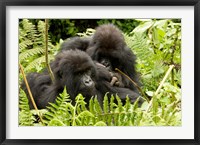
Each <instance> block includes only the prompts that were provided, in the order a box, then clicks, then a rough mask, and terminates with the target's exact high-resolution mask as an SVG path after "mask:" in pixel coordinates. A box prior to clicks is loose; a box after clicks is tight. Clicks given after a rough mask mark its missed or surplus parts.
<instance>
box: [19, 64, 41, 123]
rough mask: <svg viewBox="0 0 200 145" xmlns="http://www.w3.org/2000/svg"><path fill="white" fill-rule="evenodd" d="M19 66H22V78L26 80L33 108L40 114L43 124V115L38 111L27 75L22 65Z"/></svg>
mask: <svg viewBox="0 0 200 145" xmlns="http://www.w3.org/2000/svg"><path fill="white" fill-rule="evenodd" d="M19 66H20V70H21V73H22V76H23V78H24V82H25V84H26V88H27V90H28V94H29V96H30V99H31V102H32V104H33V107H34V108H35V110H36V111H37V114H38V116H39V118H40V120H41V122H42V123H43V119H42V117H41V115H40V113H39V110H38V108H37V105H36V103H35V100H34V98H33V95H32V92H31V90H30V87H29V84H28V81H27V79H26V75H25V73H24V70H23V67H22V65H21V64H19Z"/></svg>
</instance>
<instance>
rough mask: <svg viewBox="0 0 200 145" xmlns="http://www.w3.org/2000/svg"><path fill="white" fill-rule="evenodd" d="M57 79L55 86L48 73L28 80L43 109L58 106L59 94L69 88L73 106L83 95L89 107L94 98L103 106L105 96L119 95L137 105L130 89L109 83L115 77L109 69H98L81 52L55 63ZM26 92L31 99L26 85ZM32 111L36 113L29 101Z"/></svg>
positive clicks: (63, 56) (63, 54)
mask: <svg viewBox="0 0 200 145" xmlns="http://www.w3.org/2000/svg"><path fill="white" fill-rule="evenodd" d="M51 68H52V71H53V73H54V75H55V82H53V83H52V82H51V80H50V77H49V75H48V74H47V73H46V72H44V73H41V74H40V73H31V74H30V75H28V76H27V78H28V83H29V84H30V88H31V92H32V93H33V97H34V100H35V102H36V105H37V107H38V108H39V109H42V108H45V107H46V106H47V105H48V103H49V102H55V99H56V97H57V96H58V95H59V93H62V92H63V89H64V87H65V86H66V88H67V92H68V93H69V95H70V97H71V99H72V102H73V103H74V100H75V97H76V96H77V95H78V93H81V94H82V95H83V96H84V97H85V101H86V102H87V103H89V100H90V98H91V97H92V96H95V95H97V98H98V101H99V102H100V104H101V105H102V103H103V97H104V95H105V93H107V92H109V93H108V95H111V94H113V95H115V94H118V95H119V96H120V97H121V98H122V99H123V100H125V98H126V96H127V95H128V96H129V97H130V99H131V101H132V102H134V101H135V99H136V98H135V93H134V92H133V91H129V90H127V89H126V88H124V89H123V88H118V87H112V86H111V85H110V83H109V81H110V79H111V75H110V73H109V71H108V70H107V69H105V67H102V66H96V65H95V64H94V62H93V61H92V59H91V57H89V56H88V54H86V53H85V52H83V51H80V50H68V51H62V52H60V53H59V54H58V55H57V56H56V58H55V60H54V61H53V62H52V63H51ZM22 89H23V90H24V91H25V92H26V94H27V95H28V92H27V89H26V87H25V85H24V83H23V84H22ZM28 98H29V97H28ZM29 104H30V108H31V109H33V106H32V102H31V101H30V99H29Z"/></svg>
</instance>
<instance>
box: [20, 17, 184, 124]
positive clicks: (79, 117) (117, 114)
mask: <svg viewBox="0 0 200 145" xmlns="http://www.w3.org/2000/svg"><path fill="white" fill-rule="evenodd" d="M107 21H108V20H100V21H99V23H101V24H102V23H106V22H107ZM118 21H120V20H117V21H114V20H113V23H119V22H118ZM120 23H123V21H120ZM136 24H137V27H133V29H132V30H131V31H129V32H128V31H125V32H126V33H124V37H125V40H126V42H127V44H128V46H129V47H130V48H131V49H132V51H134V53H135V54H136V56H137V70H138V72H140V76H141V81H142V84H143V85H142V90H143V92H144V93H145V94H146V95H147V96H148V98H149V99H150V101H149V102H148V101H145V102H144V103H143V104H142V106H140V107H138V102H137V101H136V102H135V103H134V104H131V103H130V100H129V99H128V98H127V99H126V102H125V104H122V102H121V100H120V99H119V97H117V98H116V99H115V98H114V97H111V98H108V97H107V96H106V94H105V97H104V103H103V106H100V105H99V103H98V101H97V99H96V98H95V97H93V98H92V99H91V100H90V103H89V104H86V103H85V101H84V96H82V95H81V94H79V95H78V96H77V97H76V103H75V105H72V104H71V100H70V96H69V95H68V93H67V88H66V89H64V91H63V93H62V94H60V95H59V96H58V97H57V99H56V103H50V104H49V106H48V108H47V109H43V110H39V113H40V114H41V115H42V117H43V121H41V120H40V119H39V118H38V116H37V113H36V110H30V109H29V105H28V99H27V97H26V94H25V93H24V92H23V91H22V90H21V89H20V94H19V98H20V101H19V104H20V113H19V125H21V126H38V125H42V126H69V125H70V126H179V125H181V23H180V20H178V19H177V20H171V19H160V20H157V19H155V20H153V19H136V20H134V24H132V25H134V26H136ZM50 25H53V24H50ZM123 25H125V24H124V23H123ZM132 25H130V26H132ZM72 27H73V26H72ZM127 27H128V25H127ZM129 30H130V29H129ZM19 32H20V36H19V46H20V50H19V52H20V55H19V61H20V63H21V64H22V65H23V67H24V68H25V72H26V73H28V72H39V71H41V70H42V69H43V68H44V67H45V65H44V64H45V58H44V51H45V47H44V44H45V36H44V34H45V27H44V21H41V20H40V21H37V26H36V25H34V24H33V23H31V22H30V21H29V20H27V19H23V20H21V21H20V27H19ZM77 32H78V31H76V33H77ZM93 32H94V30H93V29H91V28H88V29H87V31H86V32H79V33H77V35H79V36H81V37H87V36H89V35H91V34H93ZM50 40H51V38H50V37H49V49H48V50H49V58H50V59H51V60H52V59H53V58H54V55H55V54H56V53H57V52H58V50H59V46H60V44H61V43H62V40H60V42H57V44H56V45H55V46H54V45H53V44H52V43H51V41H50ZM170 67H172V70H171V72H169V75H168V76H167V77H165V76H166V73H167V72H168V70H169V68H170ZM164 78H165V79H164ZM21 79H22V76H21V75H20V80H21ZM163 80H164V81H163ZM141 97H144V96H142V95H141Z"/></svg>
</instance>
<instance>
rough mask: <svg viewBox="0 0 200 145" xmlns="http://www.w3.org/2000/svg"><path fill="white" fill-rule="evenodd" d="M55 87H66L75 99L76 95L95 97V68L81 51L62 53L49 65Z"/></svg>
mask: <svg viewBox="0 0 200 145" xmlns="http://www.w3.org/2000/svg"><path fill="white" fill-rule="evenodd" d="M51 67H52V70H53V72H54V74H55V77H56V80H57V84H56V85H57V86H60V87H61V88H63V87H64V86H66V88H67V90H68V93H69V94H70V96H71V97H72V98H75V97H76V95H78V93H81V94H82V95H83V96H85V97H91V96H92V95H95V89H96V88H95V77H96V67H95V64H94V62H93V61H92V59H91V58H90V57H89V56H88V55H87V54H86V53H85V52H83V51H79V50H68V51H62V52H61V53H59V54H58V55H57V56H56V59H55V61H54V62H53V63H52V65H51Z"/></svg>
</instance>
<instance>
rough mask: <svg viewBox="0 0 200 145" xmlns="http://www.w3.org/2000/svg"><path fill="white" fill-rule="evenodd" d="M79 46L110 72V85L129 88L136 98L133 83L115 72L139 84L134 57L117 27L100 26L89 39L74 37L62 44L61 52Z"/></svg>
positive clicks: (110, 25) (109, 25)
mask: <svg viewBox="0 0 200 145" xmlns="http://www.w3.org/2000/svg"><path fill="white" fill-rule="evenodd" d="M81 45H82V47H83V48H84V49H81V50H84V51H86V52H87V53H88V54H89V55H90V56H91V58H92V59H93V60H94V61H97V62H98V63H100V64H102V65H104V66H105V67H106V68H107V69H108V70H109V71H110V72H111V75H112V76H113V77H112V80H111V82H110V83H111V85H114V86H119V87H125V88H129V89H131V90H133V91H135V92H136V94H137V96H138V90H137V89H136V87H135V86H134V85H133V83H132V82H131V81H130V80H129V79H127V78H126V77H125V76H123V75H121V74H120V73H119V72H116V70H115V68H118V69H120V70H121V71H122V72H124V73H125V74H127V75H128V76H129V77H130V78H131V79H132V80H134V81H135V82H136V83H137V84H138V85H139V84H140V83H139V81H138V75H137V72H136V70H135V59H136V57H135V55H134V54H133V52H132V51H131V49H130V48H128V47H127V45H126V43H125V41H124V37H123V35H122V32H121V31H120V30H119V29H118V28H117V27H115V26H114V25H112V24H105V25H101V26H99V27H97V29H96V32H95V33H94V35H93V36H92V37H91V38H77V37H76V38H73V39H71V40H69V41H66V42H64V43H63V45H62V46H61V51H63V50H68V49H76V48H77V49H79V48H82V47H81ZM87 45H88V46H87ZM66 46H67V47H66ZM86 46H87V48H86ZM97 65H98V64H97Z"/></svg>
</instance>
